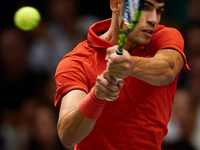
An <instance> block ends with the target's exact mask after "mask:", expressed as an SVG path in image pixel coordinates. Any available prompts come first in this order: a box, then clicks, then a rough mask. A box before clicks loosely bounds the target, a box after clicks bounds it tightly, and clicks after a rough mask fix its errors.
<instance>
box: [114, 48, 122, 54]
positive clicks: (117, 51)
mask: <svg viewBox="0 0 200 150" xmlns="http://www.w3.org/2000/svg"><path fill="white" fill-rule="evenodd" d="M115 54H117V55H123V51H122V50H120V48H119V47H118V48H117V50H116V52H115Z"/></svg>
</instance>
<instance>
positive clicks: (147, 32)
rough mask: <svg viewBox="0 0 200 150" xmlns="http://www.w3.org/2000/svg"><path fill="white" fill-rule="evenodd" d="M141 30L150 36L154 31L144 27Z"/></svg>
mask: <svg viewBox="0 0 200 150" xmlns="http://www.w3.org/2000/svg"><path fill="white" fill-rule="evenodd" d="M142 31H143V32H145V33H146V35H148V36H152V35H153V33H154V31H153V30H152V29H145V30H142Z"/></svg>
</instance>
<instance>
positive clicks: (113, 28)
mask: <svg viewBox="0 0 200 150" xmlns="http://www.w3.org/2000/svg"><path fill="white" fill-rule="evenodd" d="M118 35H119V26H118V19H117V16H116V15H115V14H113V15H112V20H111V25H110V28H109V29H108V31H107V32H105V33H104V34H102V35H101V36H100V37H101V38H102V39H104V40H106V41H109V42H110V43H113V44H115V45H117V43H118Z"/></svg>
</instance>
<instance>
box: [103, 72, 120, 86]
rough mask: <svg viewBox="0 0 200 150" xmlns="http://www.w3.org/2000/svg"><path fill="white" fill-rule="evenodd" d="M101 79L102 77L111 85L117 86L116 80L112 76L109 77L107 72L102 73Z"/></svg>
mask: <svg viewBox="0 0 200 150" xmlns="http://www.w3.org/2000/svg"><path fill="white" fill-rule="evenodd" d="M103 77H104V78H105V79H107V80H108V81H109V82H110V83H111V84H114V85H117V83H118V80H117V78H116V77H114V76H111V75H110V74H109V72H108V70H106V71H104V73H103Z"/></svg>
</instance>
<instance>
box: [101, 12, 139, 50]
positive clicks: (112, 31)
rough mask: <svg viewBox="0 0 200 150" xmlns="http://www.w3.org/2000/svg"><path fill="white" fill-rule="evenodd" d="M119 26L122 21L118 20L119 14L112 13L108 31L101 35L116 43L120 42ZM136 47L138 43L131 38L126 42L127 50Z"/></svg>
mask: <svg viewBox="0 0 200 150" xmlns="http://www.w3.org/2000/svg"><path fill="white" fill-rule="evenodd" d="M119 26H120V22H119V20H118V16H117V15H116V14H113V15H112V20H111V25H110V28H109V29H108V31H107V32H105V33H104V34H102V35H101V36H100V37H101V38H102V39H104V40H106V41H109V42H110V43H113V44H114V45H117V44H118V36H119ZM135 47H136V44H134V43H133V41H131V40H130V39H129V38H128V39H127V42H126V44H125V49H126V50H127V51H131V50H133V49H134V48H135Z"/></svg>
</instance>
